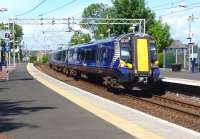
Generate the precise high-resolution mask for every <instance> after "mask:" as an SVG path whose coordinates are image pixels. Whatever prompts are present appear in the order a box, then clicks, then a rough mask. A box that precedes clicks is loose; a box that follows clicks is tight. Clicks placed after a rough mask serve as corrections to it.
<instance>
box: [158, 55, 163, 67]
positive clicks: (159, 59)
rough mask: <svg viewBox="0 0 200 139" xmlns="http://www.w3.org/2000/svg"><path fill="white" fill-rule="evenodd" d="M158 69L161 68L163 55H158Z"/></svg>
mask: <svg viewBox="0 0 200 139" xmlns="http://www.w3.org/2000/svg"><path fill="white" fill-rule="evenodd" d="M158 62H159V64H158V65H159V67H163V53H158Z"/></svg>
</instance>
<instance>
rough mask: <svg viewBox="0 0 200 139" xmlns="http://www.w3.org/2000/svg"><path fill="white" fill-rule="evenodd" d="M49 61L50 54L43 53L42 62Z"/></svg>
mask: <svg viewBox="0 0 200 139" xmlns="http://www.w3.org/2000/svg"><path fill="white" fill-rule="evenodd" d="M48 61H49V59H48V55H43V56H42V63H44V64H47V63H48Z"/></svg>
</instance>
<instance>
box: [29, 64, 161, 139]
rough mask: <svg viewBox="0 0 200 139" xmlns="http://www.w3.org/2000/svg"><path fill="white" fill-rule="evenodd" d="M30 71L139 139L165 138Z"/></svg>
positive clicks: (30, 71)
mask: <svg viewBox="0 0 200 139" xmlns="http://www.w3.org/2000/svg"><path fill="white" fill-rule="evenodd" d="M27 69H28V71H29V73H30V74H31V75H32V76H33V77H34V78H35V79H36V80H38V81H39V82H41V83H42V84H44V85H45V86H47V87H48V88H50V89H51V90H54V91H55V92H57V93H58V94H60V95H61V96H63V97H65V98H66V99H68V100H70V101H71V102H73V103H75V104H77V105H78V106H80V107H82V108H84V109H86V110H87V111H89V112H91V113H93V114H95V115H96V116H98V117H100V118H101V119H103V120H105V121H107V122H109V123H111V124H113V125H114V126H116V127H118V128H120V129H122V130H123V131H125V132H127V133H129V134H130V135H132V136H134V137H136V138H138V139H163V138H162V137H160V136H159V135H156V134H154V133H152V132H151V131H147V130H145V129H144V128H142V127H140V126H138V125H136V124H133V123H130V122H129V121H127V120H125V119H123V118H121V117H119V116H116V115H114V114H112V113H110V112H108V111H105V110H103V109H101V108H99V107H98V106H95V105H94V104H91V103H89V102H87V101H85V100H83V99H81V98H79V97H77V96H74V95H72V94H71V93H69V92H67V91H66V90H63V89H61V88H59V87H58V86H57V85H55V84H53V83H51V82H49V81H47V80H45V79H42V78H41V77H40V76H39V75H35V74H34V72H33V71H32V70H31V69H30V68H29V66H28V67H27Z"/></svg>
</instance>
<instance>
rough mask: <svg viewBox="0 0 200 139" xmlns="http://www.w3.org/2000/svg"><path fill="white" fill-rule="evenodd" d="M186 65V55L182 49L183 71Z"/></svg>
mask: <svg viewBox="0 0 200 139" xmlns="http://www.w3.org/2000/svg"><path fill="white" fill-rule="evenodd" d="M185 65H186V54H185V49H183V68H184V69H185V67H186V66H185Z"/></svg>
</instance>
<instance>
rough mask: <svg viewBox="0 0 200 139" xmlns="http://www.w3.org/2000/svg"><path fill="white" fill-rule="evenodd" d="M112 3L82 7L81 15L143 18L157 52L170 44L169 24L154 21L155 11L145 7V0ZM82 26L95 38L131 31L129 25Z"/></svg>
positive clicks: (116, 0) (118, 0)
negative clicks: (154, 41) (109, 4)
mask: <svg viewBox="0 0 200 139" xmlns="http://www.w3.org/2000/svg"><path fill="white" fill-rule="evenodd" d="M112 4H113V5H112V6H110V7H109V6H108V5H104V4H102V3H100V4H99V3H96V4H91V5H89V6H88V7H86V8H85V9H84V12H83V14H82V17H83V18H91V17H92V18H129V19H145V26H146V32H147V33H148V34H150V35H152V36H153V37H154V38H155V39H156V42H157V46H158V52H162V50H163V48H165V47H167V46H168V45H170V43H171V42H172V41H171V39H170V32H169V29H170V28H169V26H168V25H167V24H163V23H162V22H161V21H156V19H155V13H154V12H153V11H151V9H150V8H149V7H146V1H145V0H112ZM97 11H98V12H97ZM84 21H85V20H83V21H82V22H84ZM93 22H98V21H93ZM82 27H83V28H86V29H89V30H91V31H92V32H93V34H94V38H96V39H101V38H106V37H108V36H109V35H108V34H111V36H114V35H120V34H124V33H128V32H132V31H131V30H130V27H131V25H83V26H82ZM108 29H110V33H108ZM136 31H138V27H136Z"/></svg>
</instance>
